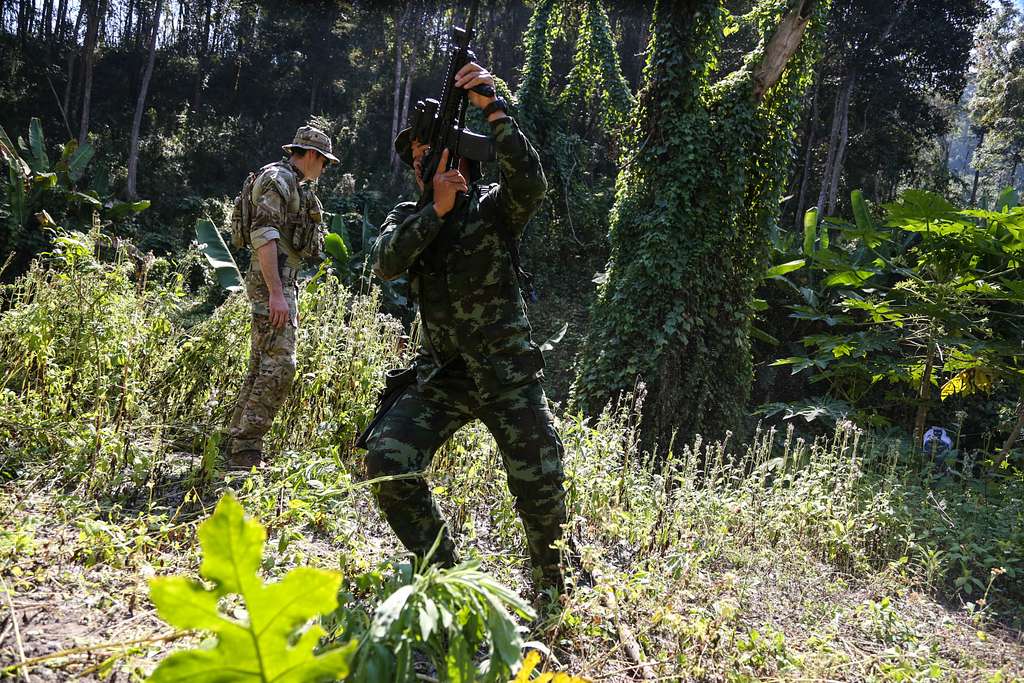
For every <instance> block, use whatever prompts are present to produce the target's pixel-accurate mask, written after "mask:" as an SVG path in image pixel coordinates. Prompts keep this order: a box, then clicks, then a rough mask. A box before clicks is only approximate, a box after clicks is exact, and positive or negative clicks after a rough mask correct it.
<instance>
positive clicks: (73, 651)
mask: <svg viewBox="0 0 1024 683" xmlns="http://www.w3.org/2000/svg"><path fill="white" fill-rule="evenodd" d="M0 581H3V578H2V577H0ZM5 585H6V584H5ZM191 634H192V631H175V632H174V633H169V634H167V635H165V636H156V637H152V638H139V639H137V640H126V641H123V642H119V643H99V644H97V645H81V646H79V647H72V648H69V649H67V650H60V651H59V652H51V653H50V654H48V655H40V656H38V657H32V658H31V659H24V653H22V661H21V662H20V663H18V664H12V665H11V666H9V667H7V668H5V669H0V673H4V674H7V673H11V672H13V671H16V670H17V669H21V668H24V667H31V666H35V665H36V664H39V663H41V662H46V661H49V660H51V659H62V658H64V657H70V656H72V655H83V654H88V653H90V652H94V651H95V650H111V649H116V648H122V647H128V646H129V645H149V644H152V643H169V642H171V641H174V640H179V639H181V638H184V637H185V636H188V635H191Z"/></svg>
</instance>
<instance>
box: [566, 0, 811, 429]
mask: <svg viewBox="0 0 1024 683" xmlns="http://www.w3.org/2000/svg"><path fill="white" fill-rule="evenodd" d="M725 5H726V3H725V2H723V1H722V0H658V2H657V4H656V6H655V15H654V19H653V23H652V31H651V42H650V45H649V48H648V61H647V64H646V67H645V70H644V75H643V84H642V86H641V90H640V93H639V96H638V101H637V105H636V108H635V110H634V112H633V116H632V119H631V124H630V126H628V137H627V139H626V140H625V142H624V146H623V147H624V156H623V160H622V171H621V172H620V174H619V176H618V181H617V187H616V200H615V206H614V209H613V211H612V216H611V226H610V240H611V253H610V258H609V261H608V266H607V270H606V272H605V273H604V274H602V276H601V284H600V286H599V290H598V297H597V300H596V301H595V304H594V306H593V310H592V320H591V330H590V335H589V337H588V339H587V342H586V344H585V347H584V350H583V352H582V355H581V359H580V370H579V374H578V377H577V380H576V384H575V387H574V397H575V400H576V401H577V403H579V404H580V405H581V407H583V408H584V409H586V410H587V411H588V412H591V413H593V412H596V411H599V410H601V409H602V407H603V406H605V405H606V404H607V403H608V402H609V401H610V400H615V399H617V398H618V397H620V396H621V395H622V394H623V393H624V392H627V391H630V390H632V389H634V387H635V386H636V384H637V382H638V381H641V382H643V383H644V384H645V385H646V389H647V397H646V403H645V406H644V420H643V425H642V428H643V434H644V437H645V440H646V442H647V443H648V445H655V444H658V445H659V446H660V448H661V449H664V448H666V447H667V446H668V444H669V442H670V440H671V439H672V438H673V435H675V434H676V433H677V431H678V435H679V437H680V438H684V439H687V440H688V439H690V438H692V437H693V436H694V435H696V434H702V435H704V436H705V437H708V438H720V437H723V436H724V435H726V433H727V432H729V431H730V430H735V429H737V428H738V427H741V426H742V425H743V423H744V418H745V408H746V401H747V398H748V396H749V392H750V384H751V380H752V367H751V357H750V321H751V315H752V309H751V304H752V301H753V299H754V287H755V285H756V283H757V281H758V280H759V279H760V278H761V276H762V274H763V272H764V264H765V259H766V255H767V249H768V246H767V245H768V233H769V230H770V229H771V228H772V226H773V225H774V223H775V221H776V220H777V218H778V215H779V200H780V198H781V193H782V191H783V188H784V185H785V180H786V168H787V164H788V162H789V160H790V156H791V154H792V150H793V143H794V127H795V125H796V122H797V119H798V114H799V111H798V108H799V103H800V100H801V98H802V96H803V93H804V90H805V89H806V87H807V85H808V84H809V82H810V77H811V66H812V64H813V63H814V61H815V59H816V58H817V54H818V51H819V47H818V40H817V39H816V34H817V30H816V29H818V28H819V27H820V26H821V25H822V23H823V21H822V20H823V17H824V13H825V12H826V11H827V5H828V3H827V1H826V2H813V0H795V1H790V2H786V1H784V0H783V1H780V0H762V1H761V2H759V3H757V4H756V5H755V7H754V9H753V10H752V11H751V12H749V13H748V14H746V15H744V16H743V17H742V18H740V19H738V20H737V19H736V18H734V17H733V16H732V15H731V14H729V12H728V11H727V9H726V6H725ZM737 21H742V22H748V28H750V27H752V28H754V29H755V32H756V35H757V36H758V37H759V39H760V42H759V44H758V45H757V47H755V48H754V49H752V50H750V51H749V52H748V53H747V54H746V56H745V58H744V59H743V61H742V65H741V66H740V67H739V68H737V69H735V70H734V71H732V72H731V73H726V74H720V73H719V64H718V58H719V56H720V54H721V52H722V48H723V43H724V41H725V40H726V38H727V36H728V35H730V34H732V33H734V32H735V31H736V29H737V28H738V25H737ZM808 27H811V28H810V30H811V33H812V35H811V36H806V35H805V30H807V29H808Z"/></svg>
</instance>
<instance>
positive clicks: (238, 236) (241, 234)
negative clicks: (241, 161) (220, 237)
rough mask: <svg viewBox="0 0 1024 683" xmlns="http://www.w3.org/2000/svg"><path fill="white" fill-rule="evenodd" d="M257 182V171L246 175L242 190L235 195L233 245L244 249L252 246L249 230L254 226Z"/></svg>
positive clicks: (232, 225)
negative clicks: (254, 184)
mask: <svg viewBox="0 0 1024 683" xmlns="http://www.w3.org/2000/svg"><path fill="white" fill-rule="evenodd" d="M254 182H256V171H252V172H251V173H250V174H249V175H247V176H246V177H245V182H243V183H242V191H241V193H239V195H238V196H237V197H235V205H234V208H233V209H232V210H231V246H233V247H234V248H235V249H244V248H245V247H249V246H251V245H250V243H249V231H250V229H251V228H252V186H253V183H254Z"/></svg>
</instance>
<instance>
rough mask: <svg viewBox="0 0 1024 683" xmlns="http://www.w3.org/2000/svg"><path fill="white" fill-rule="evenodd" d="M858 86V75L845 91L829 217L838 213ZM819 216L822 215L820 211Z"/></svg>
mask: <svg viewBox="0 0 1024 683" xmlns="http://www.w3.org/2000/svg"><path fill="white" fill-rule="evenodd" d="M856 84H857V74H856V73H854V75H853V76H851V77H850V82H849V83H848V84H847V86H846V88H845V90H844V91H843V99H842V105H841V106H842V119H841V120H840V122H839V147H838V149H836V157H835V161H834V163H833V164H832V174H831V178H830V179H829V184H828V188H829V189H828V206H827V207H826V209H827V212H828V215H833V214H834V213H835V211H836V197H837V196H838V194H839V181H840V179H841V178H842V174H843V164H844V163H845V161H846V146H847V145H848V144H849V142H850V98H851V97H852V96H853V90H854V87H855V86H856ZM819 215H822V214H821V212H820V211H819Z"/></svg>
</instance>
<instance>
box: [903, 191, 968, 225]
mask: <svg viewBox="0 0 1024 683" xmlns="http://www.w3.org/2000/svg"><path fill="white" fill-rule="evenodd" d="M885 209H886V215H887V218H888V222H889V224H890V225H895V226H898V227H904V225H905V224H906V223H913V224H917V225H923V224H925V223H932V222H935V221H941V220H956V216H957V213H958V211H957V208H956V207H955V206H953V205H952V204H950V203H949V202H948V201H947V200H946V199H945V198H944V197H942V196H940V195H938V194H935V193H934V192H928V191H926V190H907V191H906V192H904V193H903V196H902V197H900V201H898V202H896V203H893V204H886V205H885ZM922 229H923V228H922Z"/></svg>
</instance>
